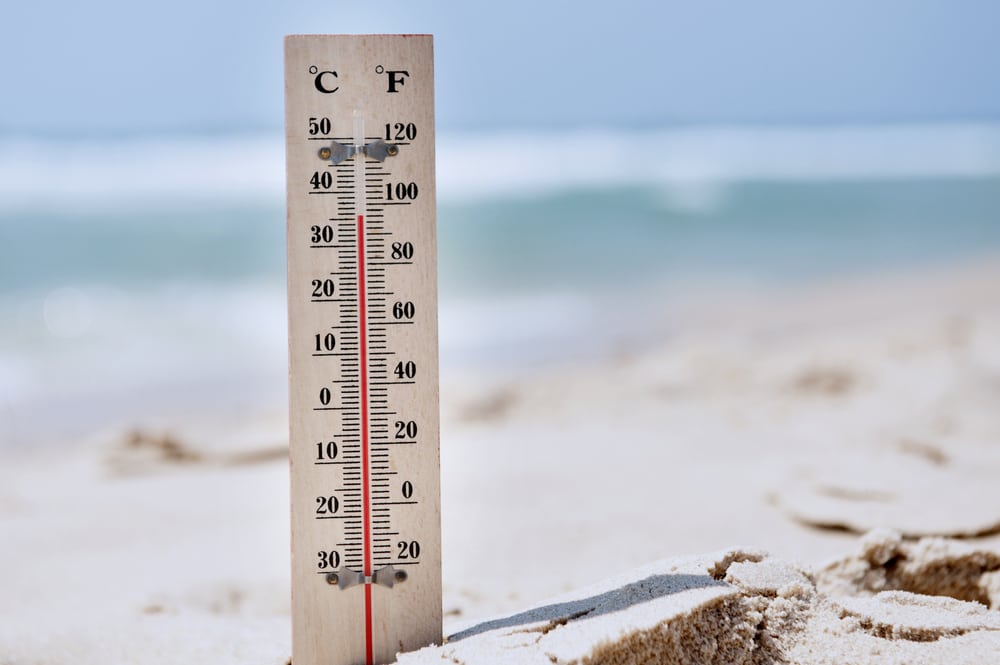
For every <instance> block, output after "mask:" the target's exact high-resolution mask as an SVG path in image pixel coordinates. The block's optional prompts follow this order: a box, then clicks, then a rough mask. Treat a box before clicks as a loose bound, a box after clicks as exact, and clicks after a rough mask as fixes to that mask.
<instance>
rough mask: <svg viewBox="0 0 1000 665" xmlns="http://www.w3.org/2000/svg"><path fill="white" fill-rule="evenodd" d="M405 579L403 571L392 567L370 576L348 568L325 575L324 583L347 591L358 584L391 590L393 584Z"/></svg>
mask: <svg viewBox="0 0 1000 665" xmlns="http://www.w3.org/2000/svg"><path fill="white" fill-rule="evenodd" d="M406 578H407V574H406V571H405V570H401V569H398V568H393V567H392V566H385V567H384V568H379V569H378V570H376V571H374V572H373V573H372V574H371V575H365V574H364V573H360V572H358V571H356V570H350V569H349V568H341V569H340V570H335V571H333V572H332V573H327V574H326V583H327V584H333V585H336V586H338V587H340V588H341V589H349V588H350V587H352V586H357V585H358V584H378V585H381V586H384V587H388V588H390V589H391V588H392V587H393V585H394V584H400V583H402V582H405V581H406Z"/></svg>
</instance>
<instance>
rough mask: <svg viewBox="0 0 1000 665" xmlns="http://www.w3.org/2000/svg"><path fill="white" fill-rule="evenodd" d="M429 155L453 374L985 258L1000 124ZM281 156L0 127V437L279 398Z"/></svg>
mask: <svg viewBox="0 0 1000 665" xmlns="http://www.w3.org/2000/svg"><path fill="white" fill-rule="evenodd" d="M437 164H438V203H439V206H438V236H439V281H440V293H441V302H440V313H439V320H440V336H441V358H442V368H443V371H444V372H448V371H450V370H453V369H454V370H456V371H458V370H463V371H465V370H469V369H475V370H476V371H485V372H490V371H500V368H503V370H504V371H508V372H509V371H512V368H513V370H514V371H516V370H517V368H519V367H528V366H532V365H537V364H539V363H559V362H574V361H576V360H578V359H580V358H582V357H586V356H587V355H590V354H594V353H600V352H602V349H607V348H609V345H610V344H611V343H612V342H613V343H614V344H617V345H621V344H628V343H629V340H630V339H632V338H634V339H636V340H638V338H639V337H640V336H641V335H642V334H648V335H653V336H656V335H663V334H669V329H670V327H671V325H674V324H677V322H676V321H674V322H672V321H671V316H670V314H671V312H672V311H673V309H672V308H674V306H675V305H678V304H680V303H683V302H685V301H690V300H692V299H697V298H702V297H712V294H717V293H729V292H734V291H739V290H772V289H776V288H782V287H783V286H786V285H792V284H794V285H801V284H803V283H809V282H820V281H830V280H836V279H839V278H841V277H844V276H858V275H862V276H863V275H865V274H870V273H871V274H873V273H882V272H886V271H905V270H909V269H919V268H921V267H923V266H932V265H938V264H953V263H957V262H962V261H967V260H978V259H989V258H991V257H994V256H1000V125H988V124H980V125H968V124H953V125H930V126H920V125H912V126H910V125H880V126H858V127H791V128H787V127H764V128H759V127H758V128H740V127H708V128H702V127H687V128H668V129H648V128H647V129H627V130H589V131H585V130H577V131H571V132H554V131H547V132H546V131H538V132H523V131H522V132H468V133H442V134H441V135H439V140H438V154H437ZM283 169H284V148H283V141H282V137H281V136H280V135H279V134H277V133H275V134H273V135H272V134H265V135H245V136H203V135H200V136H196V135H191V136H167V137H162V136H161V137H132V138H127V139H122V138H103V139H101V138H90V139H80V140H69V139H61V140H55V139H39V138H30V137H11V136H8V137H0V321H2V325H0V447H8V448H9V447H25V446H30V445H35V444H36V443H37V442H38V441H40V440H43V439H59V438H70V439H72V438H75V437H80V436H84V435H86V434H87V433H88V432H90V431H92V430H93V429H95V428H100V427H105V426H109V425H128V424H137V423H138V422H140V421H142V420H143V419H150V418H156V417H160V416H167V415H170V414H177V413H183V412H186V411H187V410H202V411H204V410H205V409H206V408H208V409H212V410H216V409H217V410H221V411H230V412H240V411H241V410H242V411H245V410H247V409H255V408H259V407H260V406H261V405H264V404H271V405H273V404H280V402H281V400H283V399H284V395H285V394H286V385H285V381H286V378H285V361H286V347H285V344H286V341H285V334H286V321H285V304H284V301H285V294H284V269H285V254H284V252H285V246H284V228H285V227H284V224H285V220H284V171H283ZM678 311H679V310H678Z"/></svg>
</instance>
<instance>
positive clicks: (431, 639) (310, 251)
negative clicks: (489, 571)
mask: <svg viewBox="0 0 1000 665" xmlns="http://www.w3.org/2000/svg"><path fill="white" fill-rule="evenodd" d="M285 113H286V120H285V123H286V124H285V127H286V150H287V153H286V165H287V177H288V185H287V186H288V190H287V191H288V226H287V232H288V322H289V323H288V341H289V380H290V389H289V411H290V412H289V415H290V429H291V432H290V436H291V439H290V441H291V506H292V516H291V517H292V519H291V522H292V633H293V639H292V649H293V655H292V658H293V662H294V663H295V665H320V664H322V665H375V664H376V663H388V662H391V661H393V660H395V657H396V654H397V653H398V652H400V651H410V650H413V649H416V648H419V647H422V646H425V645H428V644H431V643H440V641H441V526H440V467H439V412H438V344H437V254H436V239H435V188H434V69H433V41H432V38H431V36H429V35H350V36H321V35H293V36H289V37H287V38H286V39H285Z"/></svg>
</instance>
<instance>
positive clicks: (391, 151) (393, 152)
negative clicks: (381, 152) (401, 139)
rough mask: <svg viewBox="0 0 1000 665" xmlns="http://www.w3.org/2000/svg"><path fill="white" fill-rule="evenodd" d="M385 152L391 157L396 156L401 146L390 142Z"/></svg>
mask: <svg viewBox="0 0 1000 665" xmlns="http://www.w3.org/2000/svg"><path fill="white" fill-rule="evenodd" d="M385 152H386V154H387V155H389V156H390V157H395V156H396V155H398V154H399V146H398V145H393V144H391V143H390V144H389V146H388V147H387V148H386V149H385Z"/></svg>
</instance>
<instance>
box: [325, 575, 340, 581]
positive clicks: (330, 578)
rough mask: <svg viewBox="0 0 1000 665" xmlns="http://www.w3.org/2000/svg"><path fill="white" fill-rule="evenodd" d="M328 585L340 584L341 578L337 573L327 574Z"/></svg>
mask: <svg viewBox="0 0 1000 665" xmlns="http://www.w3.org/2000/svg"><path fill="white" fill-rule="evenodd" d="M326 583H327V584H340V576H339V575H337V573H327V575H326Z"/></svg>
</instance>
